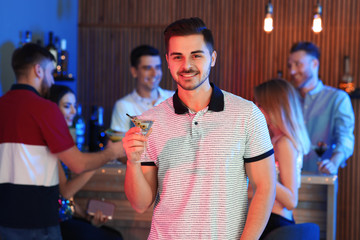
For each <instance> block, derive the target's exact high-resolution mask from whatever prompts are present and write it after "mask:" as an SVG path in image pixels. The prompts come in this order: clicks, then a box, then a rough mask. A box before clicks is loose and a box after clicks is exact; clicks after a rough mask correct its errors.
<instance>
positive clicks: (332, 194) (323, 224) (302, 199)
mask: <svg viewBox="0 0 360 240" xmlns="http://www.w3.org/2000/svg"><path fill="white" fill-rule="evenodd" d="M337 190H338V178H337V175H323V174H312V173H306V172H303V173H302V175H301V187H300V189H299V203H298V206H297V208H296V209H295V210H294V218H295V222H296V223H303V222H313V223H316V224H318V225H319V227H320V239H326V240H335V238H336V207H337Z"/></svg>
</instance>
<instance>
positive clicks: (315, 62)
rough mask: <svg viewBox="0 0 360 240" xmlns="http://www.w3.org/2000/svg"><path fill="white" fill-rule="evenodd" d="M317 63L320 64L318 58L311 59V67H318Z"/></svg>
mask: <svg viewBox="0 0 360 240" xmlns="http://www.w3.org/2000/svg"><path fill="white" fill-rule="evenodd" d="M319 64H320V62H319V59H317V58H314V59H313V61H312V66H313V68H318V67H319Z"/></svg>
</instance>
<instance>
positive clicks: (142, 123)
mask: <svg viewBox="0 0 360 240" xmlns="http://www.w3.org/2000/svg"><path fill="white" fill-rule="evenodd" d="M126 115H127V116H128V117H129V118H130V119H131V121H132V122H133V123H134V124H135V126H137V127H139V128H140V129H141V134H142V135H143V136H146V135H147V134H148V132H149V130H150V128H151V126H152V125H153V123H154V121H153V120H143V119H138V118H137V117H136V116H130V115H129V114H126ZM146 152H147V151H146V142H144V158H143V160H142V161H141V162H148V161H150V159H149V157H148V156H147V153H146Z"/></svg>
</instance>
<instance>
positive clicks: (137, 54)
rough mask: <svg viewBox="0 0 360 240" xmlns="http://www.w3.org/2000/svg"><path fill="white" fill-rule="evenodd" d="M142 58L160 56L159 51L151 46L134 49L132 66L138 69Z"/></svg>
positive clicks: (131, 55)
mask: <svg viewBox="0 0 360 240" xmlns="http://www.w3.org/2000/svg"><path fill="white" fill-rule="evenodd" d="M142 56H160V54H159V50H157V49H156V48H154V47H152V46H149V45H140V46H138V47H136V48H134V49H133V50H132V51H131V54H130V64H131V66H132V67H135V68H137V66H138V65H139V63H140V58H141V57H142Z"/></svg>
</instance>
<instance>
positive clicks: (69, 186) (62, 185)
mask: <svg viewBox="0 0 360 240" xmlns="http://www.w3.org/2000/svg"><path fill="white" fill-rule="evenodd" d="M58 165H59V166H58V168H59V190H60V194H61V195H62V196H63V197H64V198H67V199H69V198H71V197H73V196H74V195H75V194H76V193H77V192H78V191H79V190H80V189H81V188H82V187H83V186H84V185H85V184H86V183H87V182H88V181H89V180H90V178H91V177H92V176H93V175H94V173H95V170H93V171H89V172H84V173H81V174H79V175H77V176H75V177H74V178H72V179H70V180H68V179H67V178H66V175H65V172H64V169H63V167H62V166H61V163H60V161H59V163H58Z"/></svg>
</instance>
